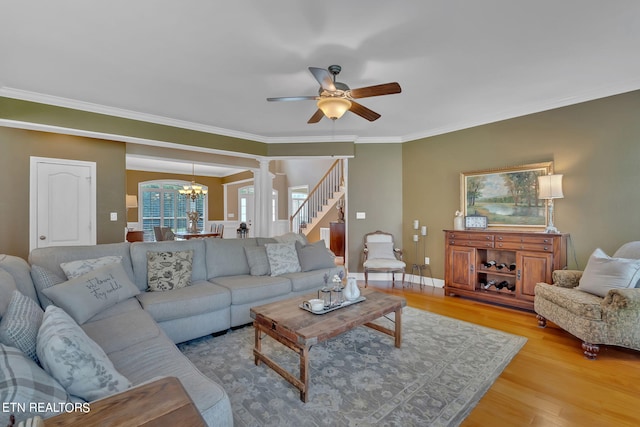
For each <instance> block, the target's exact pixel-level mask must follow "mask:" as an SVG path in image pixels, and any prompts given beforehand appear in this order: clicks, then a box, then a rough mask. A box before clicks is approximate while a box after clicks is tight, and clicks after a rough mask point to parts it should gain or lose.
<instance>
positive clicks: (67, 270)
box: [60, 255, 122, 279]
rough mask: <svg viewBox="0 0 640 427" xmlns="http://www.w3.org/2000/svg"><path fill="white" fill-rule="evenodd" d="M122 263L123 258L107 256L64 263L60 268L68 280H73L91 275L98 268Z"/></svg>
mask: <svg viewBox="0 0 640 427" xmlns="http://www.w3.org/2000/svg"><path fill="white" fill-rule="evenodd" d="M120 262H122V257H121V256H117V255H107V256H103V257H100V258H91V259H80V260H77V261H69V262H63V263H61V264H60V268H61V269H62V271H64V274H65V275H66V276H67V279H73V278H76V277H80V276H82V275H83V274H86V273H89V272H90V271H93V270H95V269H96V268H100V267H103V266H105V265H109V264H116V263H120Z"/></svg>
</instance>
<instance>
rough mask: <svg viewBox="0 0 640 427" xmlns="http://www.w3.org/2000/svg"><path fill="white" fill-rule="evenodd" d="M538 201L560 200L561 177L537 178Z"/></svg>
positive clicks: (544, 176) (543, 176)
mask: <svg viewBox="0 0 640 427" xmlns="http://www.w3.org/2000/svg"><path fill="white" fill-rule="evenodd" d="M538 189H539V192H538V198H539V199H562V198H563V197H564V194H562V175H561V174H555V175H541V176H539V177H538Z"/></svg>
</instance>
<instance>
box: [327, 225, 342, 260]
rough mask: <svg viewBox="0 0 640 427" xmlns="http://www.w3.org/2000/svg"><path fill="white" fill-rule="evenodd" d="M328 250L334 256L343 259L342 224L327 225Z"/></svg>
mask: <svg viewBox="0 0 640 427" xmlns="http://www.w3.org/2000/svg"><path fill="white" fill-rule="evenodd" d="M329 240H330V242H329V249H331V252H333V253H334V254H335V256H339V257H344V222H331V223H329Z"/></svg>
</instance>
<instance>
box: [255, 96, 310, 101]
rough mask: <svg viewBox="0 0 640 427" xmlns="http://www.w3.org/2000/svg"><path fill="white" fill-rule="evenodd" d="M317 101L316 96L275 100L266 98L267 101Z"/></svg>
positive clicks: (282, 97)
mask: <svg viewBox="0 0 640 427" xmlns="http://www.w3.org/2000/svg"><path fill="white" fill-rule="evenodd" d="M313 99H318V97H317V96H280V97H277V98H267V101H307V100H313Z"/></svg>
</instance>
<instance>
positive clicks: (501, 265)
mask: <svg viewBox="0 0 640 427" xmlns="http://www.w3.org/2000/svg"><path fill="white" fill-rule="evenodd" d="M496 268H497V269H498V270H502V269H503V268H507V264H505V263H504V262H501V263H500V264H498V265H496Z"/></svg>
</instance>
